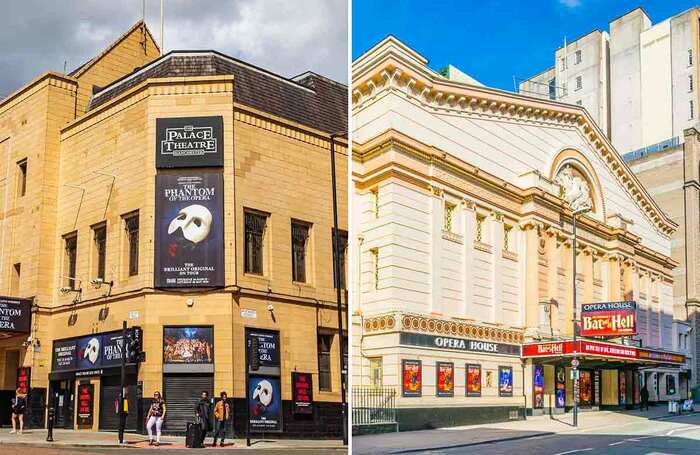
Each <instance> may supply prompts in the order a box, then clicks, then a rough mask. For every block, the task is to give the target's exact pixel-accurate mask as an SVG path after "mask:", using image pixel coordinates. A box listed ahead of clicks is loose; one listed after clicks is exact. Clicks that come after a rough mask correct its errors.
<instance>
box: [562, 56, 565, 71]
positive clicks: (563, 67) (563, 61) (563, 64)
mask: <svg viewBox="0 0 700 455" xmlns="http://www.w3.org/2000/svg"><path fill="white" fill-rule="evenodd" d="M561 69H562V71H563V70H565V69H566V59H565V58H562V59H561Z"/></svg>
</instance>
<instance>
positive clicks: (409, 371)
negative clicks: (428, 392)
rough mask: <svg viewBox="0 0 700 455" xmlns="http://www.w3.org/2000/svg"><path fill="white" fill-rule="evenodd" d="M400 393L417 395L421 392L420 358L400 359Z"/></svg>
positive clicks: (407, 395)
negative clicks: (401, 381) (401, 382)
mask: <svg viewBox="0 0 700 455" xmlns="http://www.w3.org/2000/svg"><path fill="white" fill-rule="evenodd" d="M401 371H402V377H403V384H402V394H403V396H404V397H419V396H421V395H422V393H423V366H422V364H421V361H420V360H405V359H404V360H402V361H401Z"/></svg>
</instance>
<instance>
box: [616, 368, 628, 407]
mask: <svg viewBox="0 0 700 455" xmlns="http://www.w3.org/2000/svg"><path fill="white" fill-rule="evenodd" d="M618 374H619V377H620V382H619V384H620V405H624V404H627V375H626V374H625V372H624V371H620V372H619V373H618Z"/></svg>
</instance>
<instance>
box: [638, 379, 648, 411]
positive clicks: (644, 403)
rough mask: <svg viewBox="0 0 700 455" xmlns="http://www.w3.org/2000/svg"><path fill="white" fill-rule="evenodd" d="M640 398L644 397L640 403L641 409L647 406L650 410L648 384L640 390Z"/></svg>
mask: <svg viewBox="0 0 700 455" xmlns="http://www.w3.org/2000/svg"><path fill="white" fill-rule="evenodd" d="M639 398H641V399H642V402H641V404H640V405H639V410H640V411H641V410H643V409H645V408H646V410H647V411H648V410H649V391H648V390H647V386H646V385H645V386H644V387H642V390H641V391H640V392H639Z"/></svg>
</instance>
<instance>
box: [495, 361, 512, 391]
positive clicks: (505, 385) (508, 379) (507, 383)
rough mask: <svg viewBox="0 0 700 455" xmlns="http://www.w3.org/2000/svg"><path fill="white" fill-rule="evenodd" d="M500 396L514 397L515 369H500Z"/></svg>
mask: <svg viewBox="0 0 700 455" xmlns="http://www.w3.org/2000/svg"><path fill="white" fill-rule="evenodd" d="M498 395H499V396H501V397H512V396H513V368H511V367H498Z"/></svg>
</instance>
